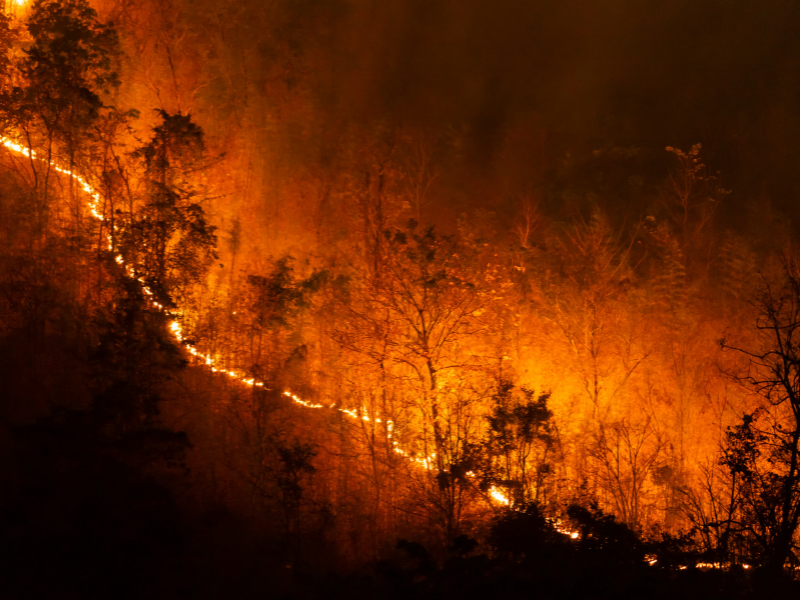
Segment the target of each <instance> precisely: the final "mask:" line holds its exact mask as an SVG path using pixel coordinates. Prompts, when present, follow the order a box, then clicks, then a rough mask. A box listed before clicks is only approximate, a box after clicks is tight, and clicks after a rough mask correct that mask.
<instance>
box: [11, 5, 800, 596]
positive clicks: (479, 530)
mask: <svg viewBox="0 0 800 600" xmlns="http://www.w3.org/2000/svg"><path fill="white" fill-rule="evenodd" d="M322 4H324V3H315V2H307V3H296V2H294V1H292V2H276V3H272V4H271V5H270V7H266V8H265V7H262V6H261V5H260V4H259V6H257V7H256V6H254V5H251V4H249V3H247V2H241V3H238V2H230V3H224V2H211V3H208V5H206V4H205V3H202V2H199V0H198V2H188V3H182V2H179V1H178V0H175V1H173V2H161V1H158V2H155V1H154V2H145V1H142V2H124V1H121V0H120V1H119V2H117V1H109V2H98V3H97V7H98V8H99V9H101V10H102V11H103V13H102V14H103V15H104V18H101V17H99V16H98V13H97V12H96V11H95V8H93V7H92V6H90V5H89V3H87V2H86V1H85V0H35V1H34V2H32V3H30V4H23V5H21V4H19V3H15V4H14V5H13V7H12V6H11V3H6V5H2V6H3V8H4V10H5V12H4V14H3V15H2V16H0V75H1V76H2V79H0V136H2V141H3V146H0V598H35V599H43V600H47V599H53V600H56V599H65V598H75V599H81V600H84V599H93V598H97V599H100V598H102V599H123V600H124V599H131V600H133V599H147V598H164V599H167V598H169V599H175V598H187V599H190V598H191V599H194V598H197V599H205V598H208V599H215V598H234V599H237V600H238V599H245V598H264V597H268V598H286V599H287V600H288V599H294V598H297V599H298V600H302V599H305V598H308V599H314V598H320V599H322V598H342V599H345V598H347V599H359V598H364V599H367V598H369V599H373V598H385V599H386V600H391V599H392V598H398V599H399V598H415V599H416V598H418V599H423V600H424V599H427V598H431V599H433V598H452V599H454V600H455V599H461V598H482V599H487V600H488V599H490V598H503V599H504V600H514V599H517V598H520V599H521V598H545V599H547V598H587V599H604V598H609V599H616V600H623V599H627V598H630V599H634V598H647V599H653V600H659V599H662V598H663V599H665V600H666V599H668V598H670V599H671V598H685V599H694V598H697V599H702V600H715V599H760V598H778V597H787V598H788V597H795V596H797V595H798V594H800V585H799V584H798V578H797V577H796V573H797V572H798V569H800V554H799V553H798V551H799V547H798V528H800V343H798V339H797V338H798V336H800V268H798V256H800V254H799V253H798V248H797V244H796V241H795V240H796V227H795V226H794V225H793V224H792V221H791V217H792V214H790V213H788V212H780V211H778V210H777V209H774V210H773V206H772V205H771V204H770V202H768V198H766V196H764V195H765V194H767V193H768V191H769V189H771V188H770V186H764V187H763V188H762V190H761V192H760V193H762V196H758V197H755V196H754V197H749V198H744V199H743V198H741V197H739V198H737V197H736V193H735V192H733V193H732V192H731V191H730V190H727V189H725V188H724V187H723V186H722V184H721V180H720V176H719V174H718V173H716V172H714V171H713V170H711V169H709V168H708V167H706V165H705V164H704V160H705V159H704V158H703V155H702V151H703V147H702V146H701V145H700V144H695V145H693V146H689V147H687V148H686V149H679V148H674V147H668V148H666V150H665V149H664V146H665V145H666V142H664V141H663V140H662V139H661V138H660V137H659V140H660V141H659V142H658V147H657V148H656V147H655V146H652V145H651V146H648V145H647V144H646V143H645V142H644V141H642V144H640V145H637V144H635V143H633V142H631V143H627V142H626V143H625V144H622V143H621V142H620V143H617V142H618V140H616V138H615V136H614V135H611V134H610V133H608V131H605V129H604V127H606V126H605V125H604V126H603V127H600V126H599V125H597V124H595V125H594V126H592V128H591V135H590V134H589V133H587V134H586V138H579V137H576V136H577V135H578V134H577V133H576V131H574V130H572V129H570V127H576V128H577V129H580V127H577V126H576V125H575V124H574V123H573V125H571V126H570V127H568V126H567V125H566V124H565V123H566V121H565V122H564V123H561V124H560V125H558V126H556V125H553V124H552V123H551V122H550V121H548V119H550V118H555V113H558V111H555V112H554V113H553V114H549V116H548V117H547V118H545V116H543V114H539V115H538V116H537V117H536V118H534V117H535V116H536V115H534V114H533V113H531V114H529V115H528V116H527V118H526V119H523V118H522V116H520V115H517V116H516V117H515V118H517V120H518V122H516V125H513V126H512V125H508V127H507V129H504V130H503V136H505V137H504V138H503V140H499V138H498V139H495V137H496V136H499V135H500V133H499V130H497V131H495V130H494V129H496V128H494V126H491V124H492V123H493V122H494V121H495V120H498V119H500V116H502V115H501V114H500V113H502V114H503V115H506V113H504V112H503V111H500V112H497V113H495V112H493V111H491V110H489V109H490V108H491V106H489V107H488V108H486V110H485V111H483V109H482V110H481V111H478V112H480V114H481V115H482V116H481V118H480V119H479V121H481V122H482V123H483V125H482V126H480V127H478V126H477V125H475V123H473V124H472V125H473V126H474V127H472V128H471V127H470V125H469V123H468V121H469V119H467V118H466V117H465V116H463V115H462V117H463V119H464V120H463V122H462V121H458V120H457V119H456V116H458V115H457V113H458V111H455V109H453V110H452V111H451V112H453V114H454V116H453V119H456V120H455V121H453V122H447V123H446V124H445V125H442V126H441V128H440V129H436V128H433V127H429V128H425V127H422V126H421V125H419V119H422V117H419V116H418V117H416V119H417V120H415V118H414V117H413V115H405V117H406V118H407V120H403V119H402V118H401V116H402V115H400V114H393V115H392V119H399V120H392V119H390V118H389V117H388V116H387V117H386V118H382V117H381V116H380V115H373V114H371V113H370V111H369V110H366V109H364V110H363V111H362V112H363V113H364V115H361V116H360V117H359V118H360V119H363V120H357V119H355V117H353V116H352V115H350V116H349V117H348V116H345V115H344V114H343V113H342V114H338V113H337V111H336V110H333V109H331V110H330V113H328V112H325V110H323V109H320V108H319V105H320V104H321V103H323V101H324V100H326V99H327V101H329V102H331V103H332V105H336V102H335V101H334V100H332V99H331V97H330V94H327V95H326V94H325V93H323V92H324V91H325V89H327V88H325V85H327V84H326V81H327V79H326V76H327V74H328V73H332V72H337V73H339V75H340V77H341V79H342V80H343V81H347V80H348V78H347V77H346V75H345V74H342V73H341V72H339V71H336V69H334V68H333V67H335V66H338V67H339V68H342V65H341V64H339V63H338V62H337V60H334V59H332V58H329V57H326V54H325V52H324V49H325V47H326V46H325V44H324V43H323V42H320V41H319V40H320V39H321V40H324V41H325V43H328V44H330V47H331V48H333V47H339V46H337V44H339V45H341V44H342V43H343V42H342V41H341V40H338V38H337V36H336V35H334V34H333V33H332V31H333V30H334V29H335V27H333V25H334V24H337V23H338V24H339V25H342V26H343V27H344V25H343V24H345V23H349V25H348V27H354V26H355V25H354V23H355V24H358V23H360V21H359V16H363V14H364V13H362V12H361V10H362V9H363V8H364V6H367V8H370V7H371V5H369V3H366V4H365V3H362V2H359V1H356V0H353V2H350V3H347V2H342V3H330V6H329V5H327V4H326V5H325V6H322ZM461 4H463V5H464V6H473V4H471V3H469V2H466V0H465V1H464V2H463V3H461ZM478 4H480V3H478ZM478 4H476V5H474V7H475V8H478ZM545 4H546V3H542V6H544V5H545ZM567 4H569V3H567ZM578 4H580V3H578ZM674 4H675V6H678V5H680V6H683V4H682V3H681V2H677V1H676V2H674ZM745 4H746V3H745ZM778 4H780V3H778ZM781 6H783V5H782V4H781ZM198 7H205V8H204V9H203V10H200V8H198ZM770 7H771V8H770V10H774V11H777V12H775V14H778V15H781V14H783V13H782V12H781V11H782V10H783V9H782V8H781V7H777V8H776V7H775V6H772V5H770ZM371 8H375V11H377V13H375V14H378V13H380V10H378V8H376V7H371ZM212 9H213V11H216V12H212ZM779 9H780V10H779ZM381 10H385V9H381ZM454 10H455V9H454ZM553 10H554V11H555V13H554V14H559V15H560V14H561V12H560V10H556V9H553ZM375 11H372V12H370V11H367V13H368V14H373V12H375ZM500 12H502V11H500ZM645 12H646V11H645ZM380 14H382V13H380ZM477 14H482V13H481V11H478V13H477ZM637 14H638V13H637ZM748 14H749V13H748ZM770 14H773V13H770ZM208 15H212V16H213V18H211V17H209V16H208ZM544 16H546V15H544ZM544 16H542V18H544ZM105 17H108V18H105ZM111 17H113V19H114V20H115V21H116V22H117V23H118V26H114V25H112V20H111ZM562 17H563V15H562ZM376 18H377V17H376ZM537 18H538V17H537ZM552 18H553V19H555V17H552ZM560 18H561V17H560ZM209 19H210V20H209ZM211 21H213V23H211ZM229 27H230V30H229V29H228V28H229ZM360 27H362V28H364V29H369V28H368V27H366V26H364V25H363V24H362V25H361V26H360ZM231 32H233V34H232V33H231ZM539 33H540V36H541V37H542V39H547V36H545V35H544V33H545V32H542V31H540V32H539ZM420 35H421V37H422V38H424V37H425V35H422V34H420ZM542 43H544V42H542ZM192 50H193V51H194V53H193V52H192ZM201 50H202V52H201ZM340 50H341V48H340ZM356 54H358V53H357V52H354V53H353V55H356ZM566 54H568V53H566ZM566 54H565V55H566ZM339 58H341V57H339ZM440 58H441V57H440ZM356 62H358V61H356ZM411 62H413V61H411ZM334 63H335V64H334ZM362 66H363V65H362ZM323 67H330V69H329V70H326V69H324V68H323ZM250 68H254V69H255V71H256V75H252V74H250V73H251V72H250V71H249V69H250ZM204 77H205V78H207V80H206V79H204ZM498 77H500V76H499V75H498ZM500 79H502V78H501V77H500ZM367 80H369V77H367V76H366V75H365V76H364V80H363V81H361V84H364V81H367ZM498 81H499V79H498ZM220 82H224V85H223V83H220ZM350 83H351V84H352V86H353V87H354V88H359V82H358V81H356V80H352V81H350ZM328 84H330V82H328ZM331 85H333V84H331ZM338 85H340V84H339V83H338V82H337V83H336V86H334V87H337V86H338ZM364 85H366V84H364ZM409 85H410V84H409ZM430 85H431V89H436V87H437V85H438V83H437V84H434V83H433V82H431V83H430ZM493 89H494V88H493ZM328 91H329V92H330V90H328ZM492 93H494V92H492ZM508 93H509V95H510V96H514V94H513V93H512V91H511V90H509V91H508ZM755 93H756V92H754V94H755ZM529 95H530V94H527V95H526V94H523V95H522V96H520V97H519V102H521V103H523V104H524V102H523V99H524V98H528V96H529ZM515 97H516V96H515ZM523 97H524V98H523ZM494 100H495V101H497V102H499V100H498V99H497V98H495V99H494ZM527 101H531V102H533V101H534V100H531V99H530V98H528V100H526V102H527ZM538 101H539V100H537V102H538ZM555 101H556V100H553V102H555ZM784 101H786V102H788V100H786V98H784V97H782V98H781V102H784ZM489 105H491V102H489ZM781 106H783V105H781ZM151 107H154V108H155V110H150V108H151ZM187 107H188V108H196V109H197V112H198V113H199V114H200V115H201V118H204V119H205V122H204V123H203V124H204V125H205V129H204V128H203V127H201V126H200V125H199V124H198V122H197V121H196V120H195V119H194V118H193V117H192V116H189V114H188V112H187V110H186V109H187ZM418 108H419V107H418ZM428 108H431V110H433V108H432V107H428ZM728 109H729V110H732V109H730V107H728ZM337 110H338V109H337ZM420 110H421V108H420ZM508 110H511V109H510V108H508ZM519 110H522V109H519ZM631 110H633V109H631ZM776 111H777V109H776ZM399 112H400V113H402V112H403V111H399ZM411 112H413V111H411ZM634 112H635V111H634ZM778 112H779V111H777V112H776V114H778ZM611 113H613V111H611ZM611 113H609V115H610V114H611ZM335 114H338V117H337V118H338V119H339V120H335V119H334V118H333V117H334V116H335ZM592 114H594V113H592ZM615 114H616V113H615ZM721 114H722V116H724V115H725V114H727V113H726V112H725V111H722V113H721ZM506 116H508V115H506ZM617 116H618V115H617ZM729 116H730V115H729ZM328 117H330V120H329V119H328ZM539 117H541V119H540V118H539ZM639 117H642V115H639ZM504 118H505V117H504ZM608 118H609V121H608V122H607V123H610V124H612V125H613V124H614V121H613V119H611V116H609V117H608ZM632 118H633V117H632ZM720 118H722V117H720ZM742 118H744V117H742ZM350 119H352V120H350ZM599 119H600V117H598V120H599ZM765 119H767V118H766V117H765ZM422 120H423V121H424V120H425V119H422ZM500 120H502V119H500ZM509 121H514V120H513V119H510V117H509ZM634 121H635V119H634ZM332 122H333V124H331V123H332ZM498 122H499V121H498ZM576 122H577V121H576ZM767 122H768V123H772V121H769V120H768V119H767ZM415 123H416V124H415ZM773 124H774V123H773ZM617 125H618V126H619V127H620V131H622V130H624V128H623V127H622V124H621V123H620V122H617ZM585 126H586V127H589V125H588V124H585ZM608 126H609V127H610V126H611V125H608ZM327 127H330V129H326V128H327ZM498 127H499V125H498ZM787 127H788V126H787ZM209 128H211V129H214V130H215V132H214V135H213V136H211V135H208V134H207V130H208V129H209ZM490 130H491V131H490ZM309 131H314V132H316V133H314V134H313V135H312V134H309ZM787 131H792V129H791V127H788V128H787ZM661 133H663V132H661V130H658V135H661ZM745 133H746V132H745ZM745 133H741V134H739V133H737V134H736V135H741V136H744V135H745ZM619 135H620V136H622V133H620V134H619ZM654 135H655V134H654ZM753 135H755V134H753ZM776 135H777V134H776ZM787 135H788V134H787ZM259 136H261V137H259ZM712 137H713V136H712ZM722 137H723V138H724V139H728V137H725V136H722ZM729 137H736V136H735V135H734V134H733V133H731V134H730V136H729ZM755 137H756V138H757V137H758V136H755ZM551 138H553V139H556V141H555V142H552V143H551V142H548V140H550V139H551ZM737 139H738V138H737ZM787 143H788V142H787ZM548 144H550V145H548ZM489 146H492V147H494V148H495V150H497V148H498V147H501V146H502V149H501V150H497V152H495V153H492V154H491V156H489V154H487V152H488V151H489V150H488V149H487V148H488V147H489ZM534 147H535V148H537V151H536V152H533V153H528V154H526V153H525V152H522V150H523V149H528V150H530V149H531V148H534ZM737 148H739V147H738V146H737ZM739 150H741V152H740V155H741V156H748V157H750V158H751V159H752V160H754V161H755V160H756V157H754V156H753V154H754V151H753V150H752V149H749V150H748V151H747V152H744V151H743V150H742V148H739ZM784 150H785V152H786V153H787V154H789V153H790V152H789V150H786V149H784ZM573 152H574V154H573ZM737 152H738V151H737ZM719 153H720V149H719V147H718V146H717V154H719ZM504 157H505V158H504ZM525 157H527V158H525ZM729 158H730V157H729ZM758 158H759V161H761V162H758V164H759V165H762V166H763V165H764V164H765V163H766V162H767V161H766V159H764V158H763V157H758ZM787 160H788V159H787ZM502 161H506V162H502ZM526 161H527V162H526ZM254 165H255V166H254ZM775 168H776V169H778V166H776V167H775ZM490 171H491V172H493V173H494V174H493V175H492V174H491V173H490ZM482 177H485V178H487V179H485V180H481V178H482ZM492 177H495V179H492ZM479 180H480V181H482V183H480V184H478V183H476V182H479ZM740 180H741V181H742V183H743V185H744V186H747V185H750V184H752V181H751V178H749V177H748V176H745V175H740ZM490 181H493V182H494V184H493V185H489V183H490ZM748 182H749V183H748ZM492 187H493V189H492V190H490V189H489V188H492ZM753 187H758V186H756V185H755V184H753ZM775 187H776V188H778V189H781V190H783V191H786V190H790V189H791V185H790V184H788V183H786V182H785V181H782V182H781V183H780V184H775ZM498 189H502V190H504V191H502V193H501V192H498V191H497V190H498ZM220 190H222V191H220ZM751 191H752V189H751ZM503 195H504V196H503ZM501 196H502V198H501ZM731 197H733V199H731ZM437 202H438V203H439V204H442V205H445V206H438V207H437ZM783 202H784V204H781V206H785V205H786V201H785V199H784V201H783ZM728 203H729V204H728ZM487 207H488V208H487ZM489 208H497V209H498V210H497V211H495V210H489ZM439 209H441V210H439ZM462 209H463V210H462ZM748 211H749V212H748ZM453 215H458V216H457V217H456V218H453ZM742 215H746V217H743V216H742ZM795 216H796V215H795ZM437 220H438V223H436V221H437ZM265 248H266V249H267V250H265Z"/></svg>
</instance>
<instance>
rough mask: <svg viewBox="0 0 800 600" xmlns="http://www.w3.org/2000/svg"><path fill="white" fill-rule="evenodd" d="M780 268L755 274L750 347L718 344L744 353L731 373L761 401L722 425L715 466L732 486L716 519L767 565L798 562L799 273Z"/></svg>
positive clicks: (789, 264)
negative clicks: (723, 515)
mask: <svg viewBox="0 0 800 600" xmlns="http://www.w3.org/2000/svg"><path fill="white" fill-rule="evenodd" d="M783 266H784V268H783V273H782V277H781V281H779V282H778V283H773V282H771V281H768V280H767V278H766V277H762V281H761V285H760V289H759V290H758V293H757V295H756V299H755V301H754V307H755V308H756V309H757V311H758V317H757V320H756V331H757V338H758V343H757V345H756V346H755V348H754V349H745V348H738V347H734V346H731V345H728V344H727V343H726V341H725V340H722V341H721V342H720V343H721V345H722V347H723V349H732V350H736V351H737V352H739V353H741V354H742V355H743V356H744V357H745V358H746V366H745V368H744V370H743V371H742V372H741V373H739V374H738V375H737V376H736V378H737V379H738V380H739V381H740V382H741V383H742V384H743V385H744V386H745V387H746V388H747V389H748V390H750V391H751V392H753V393H755V394H757V395H758V396H760V397H761V399H762V402H761V405H760V406H759V407H758V408H756V410H754V411H753V412H751V413H749V414H745V415H744V416H743V418H742V422H741V424H740V425H736V426H734V427H729V428H728V431H727V435H726V439H725V442H724V447H723V451H724V454H723V458H722V460H721V464H722V465H723V466H725V467H727V468H728V470H729V471H730V473H731V487H732V489H731V495H730V498H731V501H730V510H729V516H728V519H727V522H726V523H725V524H724V525H725V526H726V530H727V531H729V532H730V535H731V536H733V537H735V538H738V541H739V542H740V543H742V544H744V545H745V546H749V547H750V548H751V551H752V552H753V553H754V554H756V557H755V558H758V559H760V562H761V563H762V564H763V565H764V566H765V567H766V568H768V569H771V570H775V571H779V570H781V569H782V568H784V567H785V566H786V565H787V564H792V565H795V566H796V565H797V564H798V557H797V555H796V553H795V551H796V549H797V544H796V543H795V533H796V532H797V528H798V525H799V524H800V271H798V267H797V265H796V263H795V262H794V261H793V260H791V259H784V261H783ZM723 550H724V549H723Z"/></svg>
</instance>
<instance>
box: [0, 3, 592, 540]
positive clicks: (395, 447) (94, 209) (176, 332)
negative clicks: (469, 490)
mask: <svg viewBox="0 0 800 600" xmlns="http://www.w3.org/2000/svg"><path fill="white" fill-rule="evenodd" d="M16 2H17V4H19V5H23V4H24V3H25V0H16ZM0 144H2V145H3V146H5V147H6V148H7V149H8V150H10V151H11V152H14V153H16V154H20V155H22V156H25V157H27V158H30V159H32V160H37V161H41V162H47V161H46V160H45V159H43V158H40V157H39V156H37V154H36V152H35V151H34V150H32V149H30V148H27V147H25V146H23V145H21V144H18V143H17V142H15V141H13V140H11V139H9V138H5V137H0ZM49 164H50V166H52V167H53V169H54V170H55V171H57V172H58V173H61V174H62V175H66V176H67V177H70V178H71V179H72V180H73V181H74V182H75V183H77V184H78V185H79V186H80V188H81V190H83V192H85V193H86V194H87V195H88V196H89V198H90V201H89V203H88V208H89V211H90V213H91V214H92V216H93V217H94V218H95V219H97V220H98V221H105V217H104V216H103V214H102V213H101V212H100V206H101V204H102V199H103V198H102V196H101V195H100V193H99V192H98V191H97V190H95V189H94V188H93V187H92V186H91V185H90V184H89V182H88V181H86V179H84V178H83V177H81V176H80V175H79V174H77V173H73V172H72V171H71V170H69V169H65V168H63V167H61V166H60V165H58V164H57V163H56V162H55V161H49ZM106 239H107V241H108V246H107V248H108V250H109V251H110V252H114V250H115V248H114V243H113V238H112V237H111V235H107V238H106ZM114 261H115V262H116V263H117V264H118V265H120V266H121V267H124V268H125V274H126V275H127V276H128V277H129V278H130V279H134V280H136V281H138V282H139V284H140V285H141V290H142V292H143V293H144V294H145V295H146V296H147V297H148V298H149V299H150V300H149V302H150V305H151V306H152V307H154V308H156V309H158V310H160V311H162V312H163V313H165V314H167V315H170V316H174V317H180V316H182V313H181V312H180V311H174V310H169V309H167V308H165V307H164V306H163V305H162V304H160V303H159V302H157V301H156V300H154V299H153V291H152V289H150V287H148V286H147V284H146V282H145V280H144V278H142V277H137V274H136V271H135V269H134V268H133V267H132V266H131V265H129V264H126V262H125V257H124V256H122V254H116V255H115V256H114ZM234 314H235V313H234ZM169 331H170V333H171V334H172V336H173V337H174V338H175V340H176V341H178V342H179V343H181V344H182V345H183V346H184V347H185V348H186V350H187V352H189V354H191V355H192V356H194V357H196V358H198V359H199V360H200V361H201V363H202V364H204V365H206V366H207V367H209V368H210V369H211V371H212V372H213V373H220V374H222V375H226V376H228V377H230V378H231V379H234V380H236V381H238V382H240V383H242V384H244V385H247V386H250V387H264V383H263V382H261V381H257V380H256V379H255V378H253V377H248V376H247V375H246V374H245V373H241V372H237V371H234V370H230V369H226V368H223V367H221V366H219V363H220V362H221V361H220V360H219V359H218V358H215V357H213V356H211V355H210V354H204V353H203V352H201V351H200V350H198V349H197V347H195V346H194V345H192V344H190V343H188V342H187V341H186V339H185V336H184V335H183V327H182V326H181V323H180V321H179V320H178V318H175V319H173V320H172V321H171V322H170V324H169ZM283 395H284V396H286V397H288V398H290V399H291V400H292V401H293V402H294V403H295V404H299V405H301V406H304V407H305V408H328V409H331V410H337V411H338V412H340V413H341V414H343V415H346V416H347V417H349V418H351V419H356V420H361V421H366V422H373V423H381V424H383V423H385V426H386V434H387V438H388V439H389V440H390V441H391V443H392V451H393V452H394V453H395V454H398V455H400V456H403V457H405V458H406V459H407V460H409V461H410V462H412V463H414V464H416V465H418V466H420V467H422V468H423V469H425V470H426V471H432V470H434V469H436V468H437V467H436V454H435V453H432V454H429V455H427V456H418V455H416V454H415V453H412V452H409V451H407V450H405V449H404V448H402V447H401V445H400V444H399V443H398V441H397V440H396V439H395V437H394V422H393V421H391V420H389V419H382V418H380V417H378V416H370V414H369V412H368V411H367V410H366V409H365V408H363V407H359V408H357V409H348V408H337V407H336V405H335V404H330V405H327V406H326V405H324V404H318V403H314V402H309V401H307V400H303V399H302V398H300V397H299V396H297V395H295V394H294V393H292V392H291V391H289V390H285V391H284V392H283ZM471 475H472V476H473V477H474V476H475V475H474V474H471ZM489 497H490V498H492V499H493V500H494V501H495V502H497V503H499V504H503V505H506V506H510V505H511V500H510V499H509V498H508V497H507V496H506V495H505V494H503V492H502V491H501V490H500V489H499V488H497V487H496V486H492V487H491V488H490V489H489ZM572 537H577V534H574V535H573V536H572Z"/></svg>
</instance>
